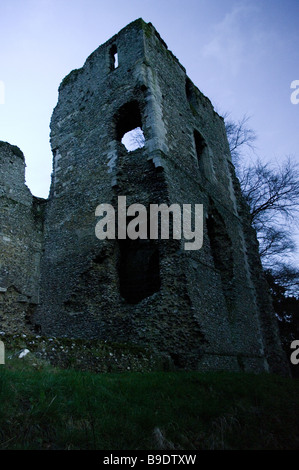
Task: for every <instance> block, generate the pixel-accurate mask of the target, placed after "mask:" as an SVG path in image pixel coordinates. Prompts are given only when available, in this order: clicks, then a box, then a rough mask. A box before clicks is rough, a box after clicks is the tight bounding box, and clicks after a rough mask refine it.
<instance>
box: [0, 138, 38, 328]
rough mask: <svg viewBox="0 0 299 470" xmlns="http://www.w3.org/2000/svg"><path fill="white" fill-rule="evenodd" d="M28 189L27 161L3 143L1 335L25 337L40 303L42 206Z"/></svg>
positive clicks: (0, 165)
mask: <svg viewBox="0 0 299 470" xmlns="http://www.w3.org/2000/svg"><path fill="white" fill-rule="evenodd" d="M44 204H45V201H44V200H43V199H38V198H35V197H33V196H32V194H31V193H30V191H29V189H28V187H27V186H26V185H25V161H24V156H23V153H22V152H21V151H20V149H19V148H18V147H16V146H13V145H10V144H8V143H6V142H0V253H1V257H0V331H3V332H5V333H13V334H15V333H26V332H28V331H30V330H32V328H33V325H32V324H31V317H32V314H33V312H34V310H35V307H36V305H37V303H38V282H39V263H40V255H41V250H42V226H43V215H42V214H43V206H44Z"/></svg>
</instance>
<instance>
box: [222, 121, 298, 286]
mask: <svg viewBox="0 0 299 470" xmlns="http://www.w3.org/2000/svg"><path fill="white" fill-rule="evenodd" d="M226 130H227V135H228V141H229V145H230V149H231V154H232V159H233V162H234V164H235V167H236V172H237V175H238V177H239V180H240V184H241V189H242V193H243V195H244V197H245V199H246V201H247V203H248V205H249V208H250V215H251V223H252V225H253V226H254V228H255V229H256V232H257V237H258V240H259V247H260V255H261V259H262V262H263V265H264V267H265V268H267V269H269V268H270V269H271V270H273V273H274V272H275V273H276V275H277V277H279V276H280V278H281V280H283V281H284V285H286V283H287V278H288V279H289V281H290V282H292V283H293V284H294V279H295V277H296V276H295V277H294V274H295V273H297V276H298V269H297V268H294V267H292V266H291V263H292V261H291V258H292V255H293V254H294V252H295V250H296V244H295V242H294V239H293V232H294V228H295V227H296V226H297V222H296V218H297V216H298V211H299V167H298V164H297V163H296V162H295V161H294V160H293V159H292V158H291V157H288V158H286V159H285V160H284V161H283V163H281V164H276V165H273V164H270V163H263V162H262V161H261V159H260V158H257V157H255V158H254V160H253V161H252V159H251V162H250V163H249V164H248V163H247V164H246V163H245V158H244V154H245V149H248V148H250V149H251V150H255V147H254V141H255V140H256V134H255V132H254V131H252V130H251V129H250V128H248V117H247V116H244V117H243V118H242V119H241V120H239V121H238V122H236V123H235V122H233V121H229V120H228V121H226ZM286 257H287V258H286ZM286 260H287V264H286ZM291 271H292V273H293V276H292V275H291ZM280 272H281V275H279V273H280ZM289 281H288V282H289ZM297 281H298V277H297Z"/></svg>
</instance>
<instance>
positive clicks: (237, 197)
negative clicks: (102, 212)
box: [32, 19, 283, 371]
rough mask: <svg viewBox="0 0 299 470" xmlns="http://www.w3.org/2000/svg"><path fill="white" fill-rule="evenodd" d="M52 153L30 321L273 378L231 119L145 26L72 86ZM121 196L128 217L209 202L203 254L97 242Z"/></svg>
mask: <svg viewBox="0 0 299 470" xmlns="http://www.w3.org/2000/svg"><path fill="white" fill-rule="evenodd" d="M116 56H117V61H116ZM138 127H140V128H141V129H142V131H143V134H144V139H145V141H144V146H142V147H140V148H138V149H136V150H134V151H128V150H126V148H125V146H124V145H123V144H122V142H121V141H122V137H123V135H124V134H125V133H126V132H128V131H130V130H132V129H135V128H138ZM51 146H52V151H53V174H52V184H51V189H50V196H49V199H48V201H47V203H46V209H45V216H44V236H43V251H42V256H41V271H40V282H39V299H38V306H37V309H36V312H35V314H34V316H33V317H32V318H33V322H34V323H35V325H36V326H39V327H40V329H41V332H42V333H43V334H46V335H56V336H69V337H77V338H78V337H79V338H90V339H91V338H98V339H101V340H104V341H112V342H120V343H136V344H139V345H141V346H145V347H147V346H150V347H152V348H154V349H155V350H156V351H159V352H161V353H164V354H167V355H169V356H170V357H171V358H172V360H173V362H174V364H175V365H177V366H179V367H185V368H190V367H191V368H195V369H209V368H223V369H232V370H240V369H242V370H246V371H247V370H251V371H261V370H271V371H279V369H280V368H281V364H282V363H283V356H282V353H281V348H280V344H279V340H278V335H277V329H276V328H275V326H276V325H275V321H274V316H273V312H272V310H271V308H272V307H271V302H270V299H269V296H268V293H267V288H266V285H265V283H264V279H263V275H262V269H261V264H260V260H259V257H258V247H257V241H256V237H255V233H254V231H253V229H252V228H251V226H250V223H249V217H248V209H247V207H246V205H245V203H244V201H243V199H242V197H241V193H240V188H239V183H238V181H237V179H236V177H235V173H234V167H233V165H232V163H231V157H230V152H229V147H228V142H227V138H226V133H225V127H224V122H223V119H222V118H221V117H220V116H219V115H218V114H217V113H216V112H215V111H214V109H213V107H212V105H211V103H210V101H209V99H208V98H206V97H205V96H204V95H203V94H202V93H201V92H200V91H199V90H198V89H197V88H196V87H195V86H194V84H193V83H192V82H191V80H190V79H189V78H188V77H187V75H186V71H185V69H184V67H183V66H182V65H181V64H180V63H179V61H178V60H177V59H176V57H174V55H173V54H172V53H171V52H170V51H169V50H168V48H167V46H166V44H165V43H164V41H163V40H162V39H161V37H160V36H159V34H158V33H157V31H156V30H155V28H154V27H153V26H152V25H151V24H150V23H149V24H147V23H145V22H144V21H143V20H141V19H139V20H136V21H135V22H133V23H131V24H129V25H128V26H127V27H125V28H124V29H123V30H121V31H120V32H119V33H118V34H117V35H115V36H114V37H112V38H111V39H110V40H109V41H107V42H106V43H105V44H103V45H102V46H100V47H99V48H98V49H97V50H96V51H94V52H93V53H92V54H91V55H90V56H89V57H88V59H87V60H86V62H85V64H84V66H83V67H82V68H81V69H77V70H73V71H72V72H71V73H70V74H69V75H68V76H67V77H65V79H64V80H63V81H62V83H61V85H60V88H59V100H58V104H57V106H56V108H55V110H54V112H53V116H52V120H51ZM118 196H126V199H127V206H129V205H131V204H133V203H139V204H143V205H144V206H145V207H149V205H150V204H162V203H165V204H167V205H170V204H174V203H175V204H179V205H180V206H182V205H183V204H191V207H194V205H195V204H203V210H204V235H203V237H204V238H203V246H202V248H201V249H199V250H192V251H186V250H184V249H183V242H184V241H183V240H174V239H170V240H161V239H157V240H156V239H155V240H152V239H147V240H141V239H137V240H131V239H128V238H127V239H116V240H110V239H106V240H102V241H101V240H99V239H98V238H97V237H96V236H95V225H96V222H97V218H96V217H95V209H96V207H97V206H98V205H99V204H101V203H107V204H111V205H112V206H114V207H117V201H118ZM37 233H39V232H38V230H37ZM32 249H33V248H32ZM32 281H34V282H35V283H36V279H35V277H33V278H32ZM35 285H36V284H35Z"/></svg>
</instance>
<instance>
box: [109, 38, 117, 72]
mask: <svg viewBox="0 0 299 470" xmlns="http://www.w3.org/2000/svg"><path fill="white" fill-rule="evenodd" d="M117 67H118V52H117V47H116V45H115V44H113V46H112V47H111V49H110V70H115V69H116V68H117Z"/></svg>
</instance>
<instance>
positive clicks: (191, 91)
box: [185, 77, 197, 113]
mask: <svg viewBox="0 0 299 470" xmlns="http://www.w3.org/2000/svg"><path fill="white" fill-rule="evenodd" d="M185 86H186V96H187V100H188V102H189V105H190V108H191V110H192V112H193V113H196V112H197V98H196V92H195V86H194V85H193V83H192V82H191V80H190V78H188V77H186V85H185Z"/></svg>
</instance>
